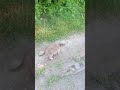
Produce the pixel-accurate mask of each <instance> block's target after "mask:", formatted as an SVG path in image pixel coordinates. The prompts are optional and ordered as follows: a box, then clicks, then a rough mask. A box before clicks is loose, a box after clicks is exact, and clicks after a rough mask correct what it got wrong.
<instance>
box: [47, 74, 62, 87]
mask: <svg viewBox="0 0 120 90" xmlns="http://www.w3.org/2000/svg"><path fill="white" fill-rule="evenodd" d="M61 78H62V77H61V76H59V75H51V76H50V77H49V78H48V79H47V86H48V87H50V86H52V85H54V84H55V83H56V82H58V81H59V80H60V79H61Z"/></svg>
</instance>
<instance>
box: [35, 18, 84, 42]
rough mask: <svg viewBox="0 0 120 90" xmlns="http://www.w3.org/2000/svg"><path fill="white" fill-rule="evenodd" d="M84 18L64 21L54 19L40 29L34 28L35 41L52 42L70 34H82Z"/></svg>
mask: <svg viewBox="0 0 120 90" xmlns="http://www.w3.org/2000/svg"><path fill="white" fill-rule="evenodd" d="M84 31H85V20H84V18H75V19H70V20H68V19H67V20H65V19H62V18H54V19H53V20H52V21H48V22H47V20H46V21H45V22H44V23H43V25H41V26H40V27H36V28H35V41H36V42H43V41H50V42H51V41H54V40H57V39H60V38H62V37H65V36H67V35H68V34H69V33H71V32H77V33H78V32H84Z"/></svg>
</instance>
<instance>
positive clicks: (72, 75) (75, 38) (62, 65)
mask: <svg viewBox="0 0 120 90" xmlns="http://www.w3.org/2000/svg"><path fill="white" fill-rule="evenodd" d="M60 41H61V40H58V41H56V42H60ZM64 41H68V42H69V43H68V44H66V46H65V47H63V48H62V49H61V52H60V54H59V55H58V56H56V57H55V58H54V59H53V60H51V61H47V62H46V61H45V60H44V56H42V57H39V56H38V53H39V51H40V49H41V48H44V47H46V46H47V45H49V44H50V43H46V42H44V43H43V44H40V45H36V48H35V67H36V70H37V69H38V67H37V65H38V64H40V65H43V64H46V65H45V66H44V67H45V70H44V73H43V74H42V75H39V76H38V78H37V79H36V81H35V90H85V65H84V63H85V35H84V34H83V33H82V34H79V35H78V34H74V35H72V36H69V37H67V38H66V39H64ZM71 66H75V70H73V71H72V70H71V71H70V72H68V70H69V68H70V67H71ZM76 68H77V69H76ZM36 73H37V71H36ZM53 75H54V76H59V77H61V78H60V79H59V80H56V79H55V80H56V82H55V83H54V81H55V80H53V81H51V82H49V81H50V80H51V79H52V78H50V77H52V76H53ZM51 83H52V84H51ZM49 84H50V85H49Z"/></svg>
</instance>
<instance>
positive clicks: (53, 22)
mask: <svg viewBox="0 0 120 90" xmlns="http://www.w3.org/2000/svg"><path fill="white" fill-rule="evenodd" d="M35 22H36V23H35V25H36V28H40V29H41V30H42V31H43V32H42V33H37V34H36V37H35V39H36V41H44V40H48V41H53V40H56V39H57V38H60V37H62V36H65V35H66V34H68V33H69V32H75V31H77V32H78V31H84V29H85V28H84V27H85V0H40V1H39V2H38V0H36V2H35Z"/></svg>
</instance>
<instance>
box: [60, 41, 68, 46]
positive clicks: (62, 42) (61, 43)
mask: <svg viewBox="0 0 120 90" xmlns="http://www.w3.org/2000/svg"><path fill="white" fill-rule="evenodd" d="M66 44H67V42H66V41H61V42H60V43H59V46H60V47H62V46H65V45H66Z"/></svg>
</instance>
